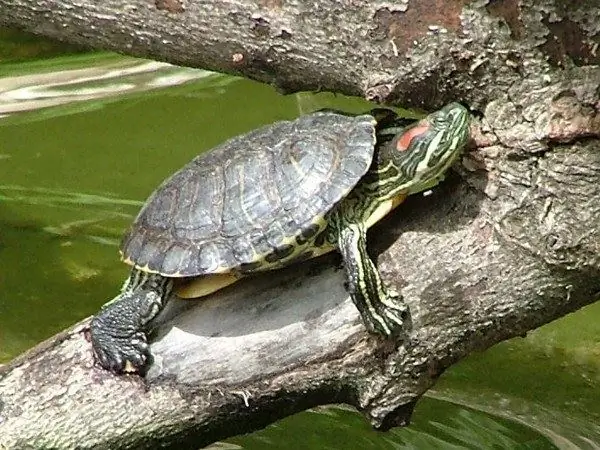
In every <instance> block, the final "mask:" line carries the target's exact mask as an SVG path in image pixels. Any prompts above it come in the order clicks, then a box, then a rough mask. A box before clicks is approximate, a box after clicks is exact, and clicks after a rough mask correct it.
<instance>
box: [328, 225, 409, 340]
mask: <svg viewBox="0 0 600 450" xmlns="http://www.w3.org/2000/svg"><path fill="white" fill-rule="evenodd" d="M338 247H339V250H340V252H341V254H342V258H343V260H344V266H345V269H346V276H347V283H348V286H347V287H348V292H349V293H350V297H351V298H352V301H353V302H354V304H355V305H356V307H357V308H358V311H359V312H360V314H361V316H362V318H363V321H364V323H365V326H366V327H367V329H368V330H369V331H370V332H372V333H379V334H382V335H384V336H386V337H389V336H393V335H396V334H398V333H399V332H401V331H402V330H403V329H404V325H405V320H406V319H407V316H408V307H407V306H406V304H405V303H404V302H403V300H402V297H401V296H400V295H399V294H398V293H396V292H394V291H391V290H388V289H386V287H385V286H384V285H383V282H382V281H381V276H380V275H379V271H378V270H377V267H376V266H375V264H374V263H373V261H371V259H370V258H369V255H368V254H367V230H366V226H365V225H364V224H362V223H345V224H343V225H342V226H341V227H340V228H339V229H338Z"/></svg>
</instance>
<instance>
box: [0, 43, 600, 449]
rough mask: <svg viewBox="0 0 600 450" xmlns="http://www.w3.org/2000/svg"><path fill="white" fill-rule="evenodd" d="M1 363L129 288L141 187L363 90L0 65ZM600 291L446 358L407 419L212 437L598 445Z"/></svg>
mask: <svg viewBox="0 0 600 450" xmlns="http://www.w3.org/2000/svg"><path fill="white" fill-rule="evenodd" d="M0 77H2V78H0V261H1V268H2V270H1V271H0V363H2V362H7V361H9V360H10V359H11V358H12V357H14V356H16V355H17V354H19V353H21V352H22V351H24V350H26V349H28V348H29V347H31V346H33V345H35V344H36V343H38V342H39V341H41V340H43V339H45V338H47V337H48V336H50V335H52V334H54V333H56V332H58V331H60V330H61V329H63V328H65V327H67V326H69V325H71V324H73V323H74V322H76V321H78V320H80V319H82V318H84V317H86V316H88V315H91V314H93V313H94V312H95V311H97V310H98V308H99V307H100V306H101V305H102V304H103V303H104V302H105V301H106V300H107V299H109V298H112V297H113V296H114V294H115V293H116V292H117V291H118V289H119V288H120V285H121V283H122V281H123V280H124V278H125V276H126V274H127V268H126V266H124V265H123V264H121V263H120V262H119V260H118V253H117V246H118V243H119V239H120V236H121V234H122V232H123V230H124V229H125V227H126V226H127V224H128V223H129V222H130V221H131V220H132V219H133V218H134V216H135V215H136V213H137V211H138V209H139V208H140V206H141V205H142V204H143V201H144V200H145V198H146V197H147V196H148V194H149V193H150V192H151V191H152V190H153V189H154V188H155V187H156V186H157V185H158V184H159V183H160V182H161V181H162V180H163V179H164V178H165V177H166V176H168V175H169V174H171V173H172V172H173V171H175V170H176V169H178V168H179V167H181V166H182V165H183V164H185V163H186V162H187V161H189V160H190V159H192V158H193V157H194V156H196V155H197V154H198V153H200V152H202V151H204V150H207V149H209V148H211V147H213V146H214V145H216V144H218V143H220V142H222V141H223V140H225V139H227V138H228V137H231V136H233V135H236V134H239V133H242V132H244V131H247V130H250V129H252V128H255V127H257V126H259V125H262V124H265V123H269V122H272V121H275V120H280V119H284V118H292V117H295V116H297V115H298V114H301V113H305V112H310V111H312V110H315V109H319V108H322V107H336V108H340V109H345V110H349V111H361V110H364V109H366V108H368V105H366V104H365V103H363V102H362V101H360V100H357V99H348V98H343V97H335V96H333V95H326V94H319V95H313V94H299V95H295V96H281V95H279V94H278V93H276V92H275V90H273V89H272V88H271V87H269V86H265V85H261V84H257V83H253V82H250V81H247V80H242V79H237V78H233V77H228V76H223V75H218V74H213V73H209V72H204V71H197V70H191V69H184V68H177V67H172V66H168V65H163V64H157V63H151V62H148V61H140V60H133V59H129V58H123V57H119V56H114V55H108V54H96V55H93V56H90V55H83V56H82V55H80V56H72V57H62V58H57V59H50V60H46V61H43V62H33V63H21V64H12V65H8V64H5V65H0ZM599 321H600V303H596V304H594V305H592V306H589V307H587V308H585V309H583V310H581V311H579V312H577V313H576V314H572V315H570V316H568V317H565V318H563V319H561V320H559V321H556V322H554V323H552V324H549V325H546V326H545V327H542V328H541V329H539V330H536V331H534V332H532V333H530V334H529V335H528V337H527V338H524V339H515V340H511V341H508V342H505V343H502V344H500V345H497V346H496V347H494V348H492V349H490V350H488V351H486V352H484V353H481V354H474V355H472V356H471V357H469V358H468V359H467V360H465V361H462V362H461V363H460V364H457V365H456V366H454V367H452V368H451V369H450V370H448V371H447V373H446V374H444V376H443V377H442V378H441V380H440V382H439V383H438V385H437V386H436V388H435V390H433V391H431V392H430V393H429V394H428V395H427V397H426V398H425V399H423V401H422V402H421V403H420V404H419V405H418V407H417V408H416V411H415V414H414V419H413V424H412V425H411V426H410V427H408V428H405V429H396V430H392V431H391V432H388V433H378V432H375V431H373V430H372V429H370V427H369V426H368V424H367V423H366V421H365V420H364V419H363V418H362V417H361V416H360V415H359V414H357V413H356V412H354V411H352V410H351V409H349V408H346V407H328V408H317V409H314V410H311V411H308V412H305V413H302V414H297V415H295V416H292V417H289V418H287V419H285V420H282V421H280V422H278V423H276V424H273V425H271V426H269V427H268V428H266V429H265V430H262V431H259V432H256V433H253V434H251V435H246V436H241V437H236V438H232V439H230V440H229V441H228V442H227V443H219V444H215V445H214V446H213V447H218V448H246V449H265V448H293V449H295V448H297V449H369V448H373V449H388V448H389V449H404V448H406V449H429V448H440V449H446V448H448V449H459V448H472V449H518V448H523V449H525V448H531V449H554V448H560V449H578V448H580V449H600V338H599V336H600V327H599V326H598V323H599Z"/></svg>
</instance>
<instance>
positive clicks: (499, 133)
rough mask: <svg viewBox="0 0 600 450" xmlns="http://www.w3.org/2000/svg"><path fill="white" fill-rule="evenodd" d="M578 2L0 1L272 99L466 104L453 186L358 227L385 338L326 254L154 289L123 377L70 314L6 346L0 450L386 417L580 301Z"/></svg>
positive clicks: (591, 138) (592, 109) (9, 10)
mask: <svg viewBox="0 0 600 450" xmlns="http://www.w3.org/2000/svg"><path fill="white" fill-rule="evenodd" d="M592 3H594V2H593V1H591V2H587V3H586V2H578V4H577V5H574V6H573V5H571V4H570V2H566V1H565V2H561V1H558V0H556V1H554V2H553V1H549V0H548V1H541V2H536V5H535V6H525V5H521V6H520V9H519V6H517V3H515V2H510V1H502V2H493V3H492V4H490V5H489V6H487V7H484V6H479V4H474V5H470V6H464V7H463V6H462V2H458V1H457V2H443V4H442V3H441V2H439V4H438V2H436V1H433V0H431V1H413V2H410V3H409V5H408V9H407V10H406V11H404V6H403V5H405V4H404V3H402V4H400V5H399V4H387V3H383V2H377V3H373V2H368V1H353V2H351V6H350V3H348V4H345V3H340V2H333V1H331V2H330V1H323V2H320V3H319V6H315V3H314V2H312V3H300V2H281V1H277V0H272V1H267V0H264V1H261V2H258V3H257V2H254V1H252V2H251V1H249V0H245V1H243V0H240V1H238V2H235V3H233V2H218V1H216V0H213V1H203V2H199V1H192V0H190V1H184V0H160V1H158V2H157V3H155V4H154V5H153V4H151V3H148V2H145V1H141V0H137V1H136V0H133V1H129V2H126V3H125V2H122V1H117V0H107V1H105V2H102V3H99V2H96V4H89V3H87V2H85V3H79V2H77V1H74V0H70V1H67V0H61V1H54V2H50V1H36V2H33V1H31V0H29V1H27V0H16V1H15V0H10V1H5V0H0V10H2V12H3V14H2V15H1V16H0V23H2V24H19V25H21V26H22V27H24V28H27V29H29V30H30V31H36V32H40V33H43V34H46V35H48V36H52V37H63V38H65V39H69V40H72V41H73V42H77V43H85V44H88V45H92V46H96V47H101V48H107V49H114V50H119V51H123V52H126V53H129V54H134V55H140V56H149V57H153V58H156V59H162V60H167V61H169V62H175V63H179V64H186V65H191V66H196V67H204V68H209V69H218V70H220V71H225V72H229V73H237V74H243V75H245V76H248V77H251V78H254V79H258V80H261V81H266V82H270V83H273V84H277V85H278V86H280V87H281V88H283V89H285V90H287V91H290V90H300V89H314V88H317V87H320V88H323V89H327V90H334V91H338V92H344V93H348V94H355V95H362V96H365V97H367V98H370V99H378V100H382V101H388V102H398V101H401V102H403V103H404V104H412V105H427V106H428V107H431V108H433V107H436V106H438V105H439V104H441V103H444V102H446V101H447V100H450V99H461V100H465V101H467V102H468V103H469V104H471V105H473V106H474V107H475V108H477V109H479V110H480V111H481V113H482V119H481V120H480V121H476V124H475V126H474V130H473V135H474V137H475V141H476V147H477V151H473V152H471V153H470V154H468V155H466V156H465V158H464V159H463V161H462V164H461V165H459V167H457V169H458V172H459V173H460V175H461V177H456V176H455V177H453V178H451V179H450V180H449V181H448V182H446V183H444V184H443V185H441V186H440V187H439V188H437V189H436V190H435V192H434V193H433V194H432V195H430V196H427V197H421V196H419V197H416V198H411V199H409V200H408V201H407V202H406V204H405V205H402V206H401V208H400V210H399V212H398V214H395V215H394V217H391V218H389V219H387V220H386V221H385V222H384V223H382V224H381V225H380V226H378V227H377V229H376V232H375V233H371V236H370V237H371V248H373V249H374V250H375V252H376V253H380V257H379V265H380V268H381V270H382V273H383V274H384V275H385V277H386V280H387V281H388V282H389V283H391V284H394V285H396V286H397V288H398V289H399V290H401V292H402V293H403V294H404V296H405V298H406V300H407V302H408V304H409V306H410V308H411V314H412V317H411V320H412V331H411V333H410V335H409V336H408V338H407V339H405V340H399V341H398V342H389V341H383V340H380V339H377V338H375V337H373V336H370V335H368V334H367V333H366V331H365V330H364V328H363V327H362V325H361V323H360V321H359V318H358V313H357V312H356V311H355V309H354V307H353V305H352V304H351V302H350V300H349V299H348V298H347V294H346V292H345V291H344V288H343V277H342V275H341V273H340V272H339V271H338V270H336V269H335V266H336V259H335V257H334V256H332V257H328V258H325V259H319V260H317V261H313V262H310V263H308V264H304V265H301V266H299V267H294V268H291V269H289V270H287V271H283V272H278V273H277V276H276V277H275V276H273V274H269V275H266V276H264V277H257V278H255V279H251V280H246V281H243V282H241V283H238V284H236V285H235V286H234V287H233V288H232V289H228V290H226V291H223V292H221V293H218V294H217V295H216V296H215V297H211V298H210V299H208V300H207V301H204V302H196V303H186V302H182V301H181V302H174V303H173V307H172V308H171V309H170V311H168V314H167V315H166V316H164V317H163V324H162V325H161V326H160V328H159V329H158V331H157V335H156V337H155V339H154V341H153V344H152V352H153V354H154V355H155V364H154V365H153V367H152V369H151V371H150V372H149V373H148V375H147V377H146V379H145V380H144V379H141V378H139V377H136V376H122V377H116V376H113V375H111V374H109V373H107V372H105V371H102V370H100V369H98V368H95V367H93V361H92V356H91V349H90V344H89V343H88V342H87V340H86V339H85V325H86V322H84V323H82V324H79V325H78V326H76V327H75V328H73V329H71V330H69V331H66V332H65V333H63V334H62V335H60V336H57V337H55V338H53V339H52V340H50V341H49V342H47V343H44V344H42V345H41V346H40V347H38V348H36V349H34V350H32V351H31V352H30V353H28V354H26V355H23V356H22V357H20V358H18V359H17V360H15V361H13V362H12V363H11V364H9V365H8V366H6V367H4V368H2V369H0V370H1V372H0V447H2V446H4V447H6V448H23V447H25V446H29V447H28V448H30V447H33V448H49V447H51V448H71V447H78V448H91V447H95V448H153V447H156V446H157V445H163V446H168V445H171V446H177V448H198V447H199V446H201V445H203V444H207V443H209V442H212V441H214V440H217V439H220V438H223V437H226V436H230V435H232V434H238V433H241V432H245V431H250V430H253V429H256V428H258V427H261V426H264V425H266V424H268V423H270V422H272V421H273V420H276V419H277V418H281V417H284V416H286V415H289V414H292V413H294V412H296V411H301V410H303V409H305V408H308V407H310V406H314V405H318V404H324V403H331V402H346V403H349V404H352V405H355V406H356V407H357V408H358V409H359V410H361V411H363V412H364V413H365V414H366V415H367V417H368V418H369V420H370V421H371V422H372V423H373V424H374V425H375V426H377V427H380V428H382V429H386V428H388V427H390V426H393V425H396V424H403V423H406V422H407V421H408V419H409V417H410V414H411V412H412V408H413V406H414V404H415V402H416V401H417V400H418V398H419V397H420V396H421V395H422V394H423V393H424V392H425V391H426V390H427V389H428V388H429V387H431V386H432V385H433V383H435V380H436V379H437V377H439V375H440V374H441V373H442V372H443V371H444V370H445V369H446V368H447V367H449V366H450V365H451V364H453V363H454V362H456V361H458V360H460V359H461V358H463V357H464V356H466V355H467V354H469V353H470V352H473V351H476V350H482V349H485V348H488V347H489V346H491V345H493V344H494V343H497V342H499V341H501V340H503V339H507V338H510V337H514V336H521V335H524V334H525V333H526V332H527V331H528V330H530V329H533V328H535V327H537V326H539V325H542V324H544V323H547V322H549V321H551V320H553V319H555V318H557V317H560V316H562V315H564V314H567V313H568V312H571V311H574V310H576V309H578V308H580V307H581V306H583V305H585V304H588V303H591V302H593V301H594V300H596V299H598V298H599V296H600V204H599V202H598V200H597V199H598V198H600V112H599V111H600V100H599V97H600V68H599V67H598V63H599V60H598V56H597V54H596V53H595V51H594V50H593V49H594V45H593V44H594V43H595V42H597V40H598V36H600V34H599V31H600V28H599V27H600V18H599V17H598V15H599V14H600V12H599V11H600V9H599V8H597V7H596V6H594V5H592ZM257 5H258V6H257ZM442 5H443V6H442ZM569 5H571V6H569ZM308 8H311V9H310V10H308ZM459 13H460V16H459ZM589 18H595V19H598V20H594V19H593V20H589ZM416 19H420V20H416ZM435 27H438V28H435ZM442 28H443V29H444V30H445V31H442ZM565 29H568V30H570V31H571V32H572V31H573V30H574V29H576V30H578V33H579V34H578V36H579V40H578V42H574V41H573V40H568V39H566V38H564V36H565V35H564V33H563V31H564V30H565Z"/></svg>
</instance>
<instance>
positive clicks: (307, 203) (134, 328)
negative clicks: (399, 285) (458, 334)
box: [89, 103, 469, 374]
mask: <svg viewBox="0 0 600 450" xmlns="http://www.w3.org/2000/svg"><path fill="white" fill-rule="evenodd" d="M468 138H469V113H468V111H467V109H466V108H465V107H464V106H462V105H461V104H460V103H450V104H448V105H446V106H444V107H443V108H441V109H440V110H438V111H435V112H433V113H431V114H429V115H428V116H426V117H425V118H424V119H422V120H407V119H404V118H401V117H399V116H398V115H397V114H396V113H395V112H394V111H392V110H391V109H385V108H377V109H374V110H372V111H370V112H369V113H367V114H346V113H342V112H339V111H333V110H322V111H317V112H314V113H311V114H307V115H303V116H300V117H299V118H297V119H295V120H291V121H279V122H276V123H272V124H270V125H267V126H264V127H262V128H258V129H255V130H252V131H250V132H248V133H246V134H243V135H240V136H237V137H234V138H232V139H229V140H228V141H226V142H224V143H223V144H221V145H219V146H217V147H215V148H214V149H213V150H211V151H209V152H207V153H203V154H201V155H199V156H197V157H196V158H194V159H193V160H192V161H190V162H189V163H188V164H187V165H185V166H184V167H183V168H181V169H180V170H179V171H177V172H176V173H174V174H173V175H172V176H171V177H170V178H168V179H166V180H165V181H164V182H163V183H162V184H161V185H160V186H159V187H158V188H157V189H156V190H155V191H154V193H152V194H151V195H150V197H149V198H148V200H147V202H146V203H145V205H144V206H143V207H142V209H141V211H140V212H139V214H138V216H137V218H136V219H135V221H134V222H133V224H132V225H131V228H130V229H129V231H128V232H127V233H126V234H125V236H124V238H123V241H122V244H121V248H120V251H121V256H122V260H123V261H124V262H125V263H127V264H129V265H130V266H132V268H131V273H130V275H129V277H128V278H127V280H126V281H125V283H124V285H123V287H122V289H121V292H120V294H119V295H118V296H117V297H115V298H114V299H113V300H112V301H110V302H108V303H107V304H105V305H104V306H103V307H102V308H101V310H100V311H99V312H98V314H96V315H95V316H94V317H93V319H92V321H91V323H90V328H89V335H90V338H91V343H92V348H93V353H94V355H95V359H96V361H97V362H98V363H99V364H100V365H101V366H102V367H103V368H104V369H107V370H110V371H112V372H115V373H123V372H138V373H140V374H143V373H145V371H146V370H147V368H148V367H149V366H150V364H151V362H152V355H151V354H150V351H149V344H148V333H149V332H150V331H151V328H152V323H153V320H154V319H155V318H156V317H157V315H158V314H159V313H160V312H161V311H162V310H163V308H164V307H165V305H166V304H167V302H168V301H169V299H171V298H176V297H182V298H198V297H203V296H206V295H208V294H210V293H212V292H214V291H216V290H219V289H221V288H223V287H225V286H227V285H230V284H232V283H234V282H235V281H237V280H238V279H239V278H241V277H244V276H247V275H249V274H255V273H258V272H264V271H268V270H274V269H279V268H282V267H285V266H288V265H290V264H293V263H296V262H299V261H302V260H306V259H308V258H314V257H316V256H318V255H321V254H323V253H326V252H329V251H332V250H335V249H337V250H338V251H339V252H340V253H341V256H342V262H343V266H344V269H345V272H346V277H347V278H346V279H347V282H346V287H347V290H348V292H349V295H350V298H351V299H352V301H353V302H354V304H355V305H356V307H357V308H358V311H359V312H360V315H361V316H362V319H363V322H364V324H365V326H366V328H367V330H368V331H370V332H372V333H375V334H378V335H382V336H383V337H393V336H397V335H398V334H399V333H400V332H401V331H402V330H403V329H405V327H406V325H407V324H406V321H407V317H408V308H407V306H406V304H405V303H404V301H403V299H402V297H401V296H400V295H399V294H398V293H397V292H395V291H394V290H392V289H390V288H388V287H387V286H386V285H385V284H384V283H383V282H382V280H381V276H380V274H379V272H378V269H377V267H376V265H375V263H374V262H373V261H372V260H371V259H370V257H369V256H368V254H367V241H366V237H367V235H366V232H367V229H368V228H369V227H370V226H371V225H373V224H374V223H376V222H377V221H379V220H380V219H381V218H382V217H384V216H385V215H386V214H387V213H389V212H390V211H391V210H392V209H394V208H395V207H396V206H397V205H398V204H399V203H401V202H402V200H403V199H404V198H405V197H406V196H407V195H410V194H415V193H418V192H421V191H425V190H428V189H430V188H432V187H433V186H435V185H436V184H437V183H438V182H439V181H440V180H441V179H442V178H443V176H444V173H445V171H446V170H447V169H448V168H449V167H450V166H451V165H452V164H453V162H454V161H455V160H456V159H457V157H458V155H459V154H460V152H461V150H462V149H463V148H464V147H465V144H466V142H467V140H468Z"/></svg>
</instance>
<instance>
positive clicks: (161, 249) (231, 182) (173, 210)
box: [121, 112, 375, 277]
mask: <svg viewBox="0 0 600 450" xmlns="http://www.w3.org/2000/svg"><path fill="white" fill-rule="evenodd" d="M374 126H375V122H374V119H373V118H372V117H371V116H356V117H350V116H344V115H340V114H336V113H331V112H321V113H315V114H311V115H308V116H303V117H300V118H299V119H297V120H295V121H292V122H288V121H284V122H278V123H275V124H272V125H269V126H267V127H263V128H259V129H257V130H254V131H251V132H249V133H247V134H245V135H242V136H238V137H235V138H233V139H230V140H229V141H227V142H225V143H223V144H222V145H220V146H218V147H216V148H215V149H213V150H212V151H211V152H209V153H206V154H204V155H200V156H198V157H196V158H195V159H194V160H192V161H191V162H190V163H189V164H187V165H186V166H184V167H183V168H182V169H181V170H180V171H178V172H176V173H175V174H174V175H173V176H172V177H171V178H169V179H167V180H166V181H165V182H164V183H163V184H162V185H161V186H160V187H159V188H158V189H157V191H156V192H155V193H154V194H153V195H152V196H151V197H150V199H149V200H148V202H147V203H146V205H145V206H144V208H142V210H141V211H140V213H139V215H138V217H137V219H136V220H135V222H134V224H133V225H132V227H131V229H130V231H129V233H128V234H127V235H126V237H125V238H124V240H123V244H122V247H121V251H122V254H123V258H124V260H125V261H126V262H128V263H130V264H132V265H135V266H136V267H138V268H140V269H142V270H148V271H152V272H159V273H162V274H163V275H170V276H186V277H187V276H196V275H202V274H208V273H222V272H227V271H231V270H237V271H240V272H246V271H250V270H251V271H256V270H261V269H262V268H268V267H269V266H271V267H272V265H277V264H278V263H282V261H287V260H288V259H295V258H299V257H302V256H303V255H305V254H308V255H310V253H309V251H308V250H306V249H303V248H302V247H303V246H304V247H306V246H310V245H311V243H312V240H313V239H314V238H315V237H316V236H317V235H318V233H319V232H320V231H322V229H323V227H324V226H325V220H324V218H325V216H326V214H327V212H328V211H330V210H331V209H332V208H333V207H334V206H335V204H337V203H338V202H339V201H340V200H341V199H342V198H343V197H344V196H345V195H346V194H347V193H348V192H349V191H350V190H351V189H352V188H353V187H354V186H355V185H356V183H357V182H358V181H359V180H360V178H361V177H362V176H363V175H364V174H365V172H366V171H367V170H368V168H369V166H370V164H371V160H372V157H373V149H374V144H375V128H374ZM321 234H323V233H321Z"/></svg>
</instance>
